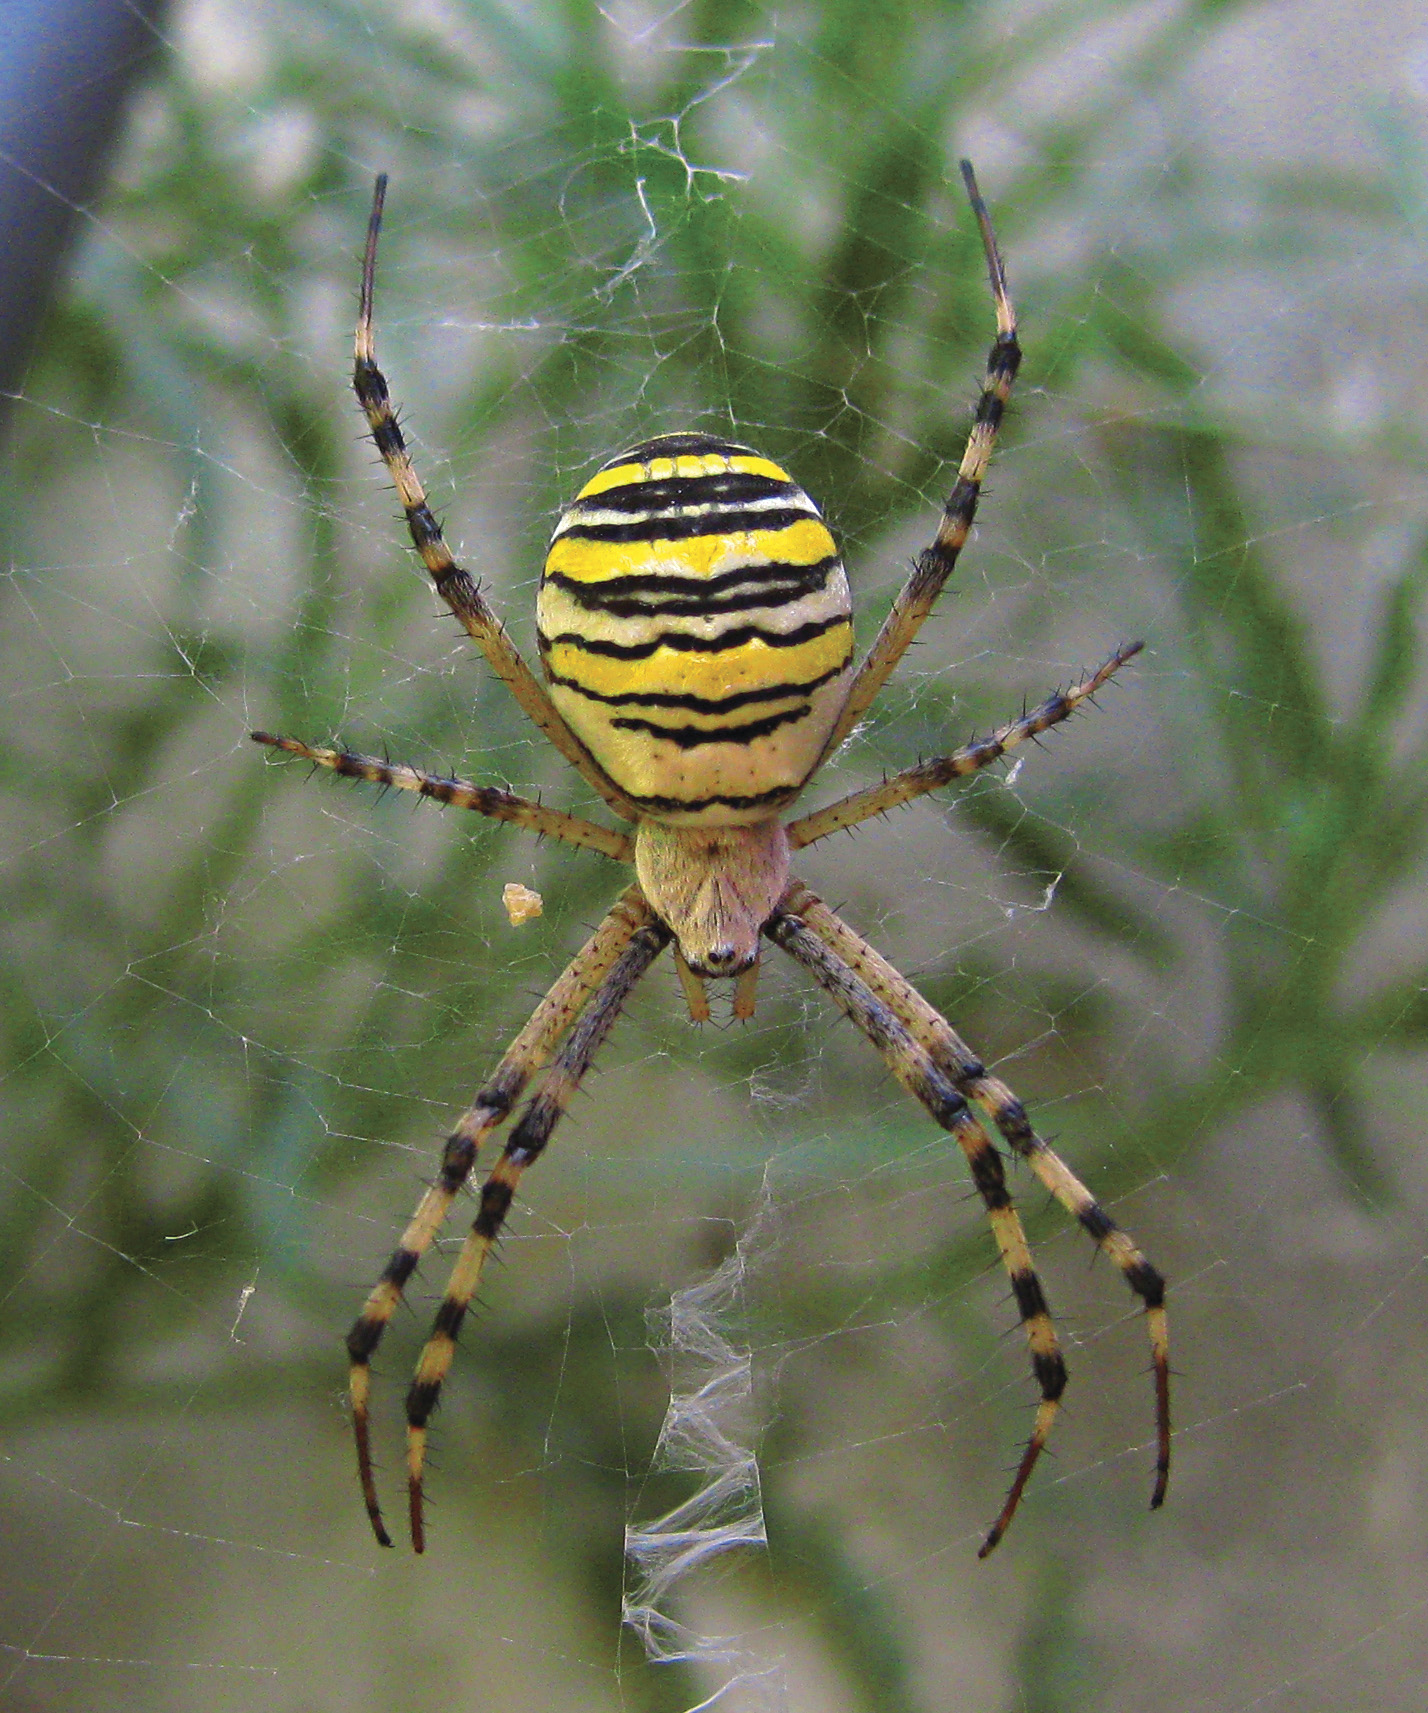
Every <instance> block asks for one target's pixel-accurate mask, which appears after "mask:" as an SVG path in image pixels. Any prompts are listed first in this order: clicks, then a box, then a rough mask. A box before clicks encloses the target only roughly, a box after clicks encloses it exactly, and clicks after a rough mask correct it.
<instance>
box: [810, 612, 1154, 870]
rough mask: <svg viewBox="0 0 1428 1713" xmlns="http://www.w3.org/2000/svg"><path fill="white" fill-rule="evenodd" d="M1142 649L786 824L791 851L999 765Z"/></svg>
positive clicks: (1129, 649) (1134, 646)
mask: <svg viewBox="0 0 1428 1713" xmlns="http://www.w3.org/2000/svg"><path fill="white" fill-rule="evenodd" d="M1144 646H1145V645H1144V644H1143V643H1139V642H1128V643H1126V644H1124V646H1122V647H1121V648H1118V649H1117V650H1116V652H1115V653H1114V654H1113V655H1112V656H1111V658H1110V659H1109V660H1108V661H1107V662H1106V663H1105V665H1104V666H1102V667H1100V668H1099V669H1098V670H1097V671H1095V672H1093V673H1092V674H1091V676H1090V677H1089V678H1087V679H1085V680H1084V682H1082V683H1080V684H1073V685H1072V686H1071V688H1070V689H1069V690H1061V691H1058V692H1057V693H1056V694H1055V695H1054V696H1048V697H1047V699H1046V700H1045V701H1044V702H1043V703H1042V704H1041V706H1040V707H1039V708H1035V709H1033V710H1032V712H1031V713H1029V714H1023V715H1022V717H1021V718H1020V719H1019V720H1011V721H1009V722H1008V723H1007V724H1006V725H1004V726H1000V727H998V729H997V730H996V731H994V732H993V733H992V734H991V736H990V737H987V738H983V739H982V740H981V742H980V743H970V744H967V745H966V746H965V747H964V748H962V749H959V750H954V751H953V753H952V754H951V755H942V756H937V757H935V758H934V759H933V760H931V761H921V762H919V763H918V764H917V766H916V767H907V768H904V769H903V770H902V772H901V773H895V774H893V776H892V778H891V779H885V780H883V782H882V784H881V785H870V786H868V787H867V789H866V790H863V791H853V792H850V793H849V795H848V796H846V797H840V798H839V799H838V801H837V802H836V803H830V804H829V805H828V807H827V808H826V809H815V810H814V811H813V813H812V814H811V815H800V816H799V818H798V819H797V820H796V821H790V822H789V824H788V829H787V831H788V842H789V845H790V847H791V848H792V849H794V850H800V849H802V848H803V846H805V845H811V844H816V843H817V841H818V840H819V839H826V838H827V837H828V836H829V835H830V834H831V833H836V832H840V831H841V830H843V829H844V828H848V827H856V826H857V825H858V824H859V823H860V822H862V821H866V820H869V819H870V818H871V817H872V816H874V815H885V814H886V813H887V812H888V810H889V809H896V808H899V807H901V805H902V804H904V803H911V802H912V800H913V799H914V798H915V797H922V796H924V795H925V794H926V793H927V792H929V791H937V790H939V789H940V788H941V787H942V786H944V785H950V784H951V782H952V781H953V780H954V779H964V778H966V776H967V775H968V774H969V773H976V772H978V771H979V770H980V769H982V768H984V767H989V766H990V765H991V764H992V762H994V761H999V760H1000V759H1001V758H1002V756H1004V755H1005V754H1006V753H1007V751H1008V750H1012V749H1015V748H1016V747H1017V745H1018V744H1024V743H1026V742H1027V741H1028V739H1031V738H1035V737H1039V736H1040V734H1041V733H1042V732H1044V731H1049V730H1050V729H1051V727H1052V726H1055V725H1059V724H1060V723H1061V721H1062V720H1066V719H1069V718H1070V717H1071V715H1072V714H1074V713H1075V712H1076V710H1077V709H1078V708H1079V707H1080V706H1081V705H1082V703H1083V702H1086V701H1088V700H1089V699H1090V698H1091V697H1092V696H1094V695H1095V694H1096V692H1097V691H1098V690H1099V689H1100V688H1101V686H1102V685H1103V684H1105V683H1106V681H1107V680H1108V679H1109V678H1111V677H1112V675H1113V674H1115V673H1116V672H1119V671H1120V669H1121V667H1123V666H1124V665H1125V663H1126V662H1127V661H1128V660H1132V659H1134V657H1135V656H1136V655H1137V654H1139V653H1140V651H1141V649H1142V648H1143V647H1144Z"/></svg>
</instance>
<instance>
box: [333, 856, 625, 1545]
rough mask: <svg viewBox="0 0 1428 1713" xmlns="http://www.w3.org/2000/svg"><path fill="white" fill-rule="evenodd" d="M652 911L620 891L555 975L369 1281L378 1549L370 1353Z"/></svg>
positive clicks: (363, 1458)
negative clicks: (481, 1157)
mask: <svg viewBox="0 0 1428 1713" xmlns="http://www.w3.org/2000/svg"><path fill="white" fill-rule="evenodd" d="M653 922H654V913H653V912H652V911H651V910H650V907H649V906H648V905H647V904H646V903H645V900H644V896H643V894H642V893H641V892H640V889H639V887H638V886H631V887H629V888H627V889H626V891H624V892H623V893H621V895H620V897H619V898H618V899H617V900H616V901H615V903H614V905H613V906H612V907H611V909H610V911H609V913H608V914H607V915H606V917H605V919H604V921H602V922H601V923H600V925H599V927H598V928H596V930H595V932H594V933H593V934H592V935H591V936H590V938H589V939H588V940H587V941H586V942H585V944H584V945H583V946H582V947H581V949H580V950H579V951H578V952H577V953H576V954H575V956H574V957H573V958H572V959H571V960H570V962H569V963H568V964H567V965H566V967H565V969H564V970H563V971H562V972H561V974H560V975H559V976H558V977H557V978H556V980H555V984H554V986H552V988H551V990H550V992H549V993H547V994H546V996H545V998H544V999H542V1000H541V1002H540V1004H539V1005H538V1006H537V1007H536V1008H535V1010H534V1012H532V1014H531V1017H530V1020H529V1021H528V1022H527V1024H526V1025H525V1027H524V1028H523V1029H522V1030H521V1032H520V1034H518V1035H517V1036H516V1038H515V1040H514V1041H512V1043H511V1044H510V1046H509V1047H508V1048H507V1049H506V1052H505V1054H504V1056H503V1057H502V1059H501V1062H500V1063H499V1064H498V1065H497V1066H496V1069H495V1070H494V1072H493V1073H492V1074H491V1076H490V1078H489V1079H488V1080H487V1082H486V1083H485V1085H484V1086H483V1087H482V1089H481V1091H480V1092H479V1093H478V1094H477V1096H476V1098H475V1100H474V1101H473V1102H472V1103H471V1105H470V1107H469V1108H468V1109H467V1110H466V1111H465V1112H464V1113H463V1114H462V1115H461V1117H460V1118H459V1119H458V1120H457V1122H456V1126H455V1128H454V1129H453V1130H452V1132H451V1134H450V1136H449V1137H448V1138H447V1141H446V1146H445V1149H444V1150H443V1152H442V1157H441V1169H440V1171H439V1173H438V1174H437V1177H436V1181H435V1182H434V1183H433V1184H431V1186H430V1187H429V1188H428V1189H427V1191H426V1193H425V1194H424V1195H423V1196H422V1198H421V1201H420V1203H419V1204H418V1206H417V1210H416V1212H415V1213H414V1214H413V1215H412V1218H411V1220H410V1222H409V1223H408V1225H407V1228H406V1230H405V1231H404V1232H403V1233H402V1236H401V1241H400V1242H399V1243H398V1244H397V1247H396V1248H395V1249H394V1250H393V1251H392V1256H391V1259H390V1260H389V1261H388V1262H387V1264H386V1266H385V1267H384V1268H383V1269H382V1275H381V1277H380V1278H379V1279H378V1281H377V1283H376V1284H375V1285H374V1286H373V1288H372V1290H371V1292H370V1294H369V1295H368V1297H367V1301H366V1302H365V1303H364V1304H363V1306H362V1312H361V1314H359V1315H358V1317H357V1319H356V1321H355V1322H354V1323H353V1326H352V1330H351V1331H350V1332H349V1333H348V1335H347V1355H348V1358H349V1360H350V1363H351V1367H350V1370H349V1375H348V1393H349V1396H350V1397H351V1400H352V1431H353V1435H354V1437H355V1439H356V1444H357V1473H358V1477H359V1479H360V1481H361V1483H362V1497H363V1499H364V1501H365V1502H366V1506H367V1515H368V1517H369V1518H370V1519H371V1522H372V1530H373V1532H374V1533H375V1535H376V1537H377V1539H378V1540H379V1541H380V1542H381V1544H382V1545H383V1546H390V1545H391V1544H392V1541H391V1537H390V1535H388V1533H387V1529H386V1525H385V1523H384V1522H383V1521H382V1510H381V1506H380V1505H379V1503H378V1501H377V1485H376V1478H375V1475H374V1473H373V1468H372V1445H371V1430H370V1425H369V1421H368V1399H369V1396H370V1393H371V1377H372V1357H373V1355H374V1353H375V1352H376V1349H377V1346H378V1344H379V1343H380V1342H381V1339H382V1334H383V1333H384V1332H385V1331H386V1330H387V1325H388V1323H389V1322H390V1321H391V1318H392V1316H393V1315H394V1314H395V1313H396V1309H397V1304H398V1303H399V1302H400V1301H401V1300H402V1293H403V1291H404V1290H405V1288H406V1285H407V1282H408V1280H410V1278H411V1276H412V1274H413V1273H414V1272H415V1271H416V1269H417V1265H418V1263H419V1262H420V1261H421V1258H422V1256H423V1255H424V1254H425V1253H426V1251H427V1250H428V1249H429V1248H430V1247H431V1244H432V1242H433V1241H434V1240H435V1238H436V1236H437V1233H438V1232H439V1231H440V1230H441V1227H442V1226H443V1224H445V1222H446V1218H447V1215H448V1214H449V1213H450V1211H451V1204H452V1202H454V1201H455V1199H456V1197H457V1196H458V1195H459V1194H460V1192H461V1189H462V1187H463V1185H464V1184H465V1183H466V1180H467V1178H468V1177H469V1176H470V1175H471V1171H472V1168H473V1167H474V1166H475V1164H476V1157H477V1154H478V1152H479V1150H480V1148H481V1145H482V1143H483V1142H484V1141H485V1140H486V1138H487V1137H488V1136H489V1135H490V1134H491V1132H492V1131H493V1130H494V1129H496V1127H497V1126H498V1125H499V1124H501V1123H502V1121H503V1120H504V1119H505V1118H506V1117H507V1116H508V1114H509V1113H510V1111H511V1108H512V1107H513V1106H514V1105H515V1104H516V1102H517V1101H518V1100H519V1099H520V1097H521V1095H522V1094H523V1093H524V1092H525V1088H526V1085H527V1084H528V1083H529V1082H530V1080H531V1078H532V1077H533V1076H534V1075H535V1074H536V1073H537V1072H538V1071H539V1070H540V1069H541V1068H542V1066H543V1065H545V1063H546V1061H547V1060H548V1059H549V1058H550V1055H551V1054H552V1053H553V1052H554V1051H555V1047H556V1043H557V1042H558V1041H559V1040H560V1038H561V1036H562V1035H564V1034H565V1032H566V1030H567V1029H570V1028H571V1027H572V1026H573V1025H575V1024H576V1023H577V1019H579V1018H580V1017H581V1015H582V1014H583V1013H584V1012H585V1011H586V1008H587V1007H588V1006H589V1004H590V1003H591V995H592V994H594V993H595V991H596V990H597V988H599V987H600V985H601V983H602V982H604V981H605V980H606V978H607V977H608V976H609V974H610V971H611V970H612V969H613V968H614V967H615V966H616V964H617V963H618V961H619V959H620V957H621V955H622V954H623V953H624V952H625V950H626V948H627V947H628V946H629V944H630V942H631V940H633V939H634V937H635V935H636V934H637V933H639V932H641V931H643V930H645V929H648V928H649V927H650V926H651V924H652V923H653Z"/></svg>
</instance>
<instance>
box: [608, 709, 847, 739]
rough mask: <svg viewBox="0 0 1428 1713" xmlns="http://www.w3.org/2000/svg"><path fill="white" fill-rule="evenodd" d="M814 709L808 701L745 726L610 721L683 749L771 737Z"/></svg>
mask: <svg viewBox="0 0 1428 1713" xmlns="http://www.w3.org/2000/svg"><path fill="white" fill-rule="evenodd" d="M812 712H813V709H812V708H811V707H810V706H809V704H808V703H807V702H805V703H804V704H803V706H802V707H800V708H789V709H786V710H785V711H784V712H783V713H781V714H767V715H765V716H764V718H763V719H761V720H749V721H746V722H745V724H744V725H742V726H718V727H715V728H714V729H713V730H711V729H710V728H709V727H708V726H662V725H660V724H659V722H658V721H657V720H640V719H635V718H633V717H632V716H631V715H629V714H622V715H621V716H620V717H619V718H618V719H614V720H611V721H610V724H611V725H612V726H615V727H618V728H619V729H620V730H621V731H627V732H649V733H650V734H651V736H653V737H657V738H663V739H664V740H665V741H666V743H672V744H677V745H678V746H679V747H680V749H698V748H699V746H700V745H701V744H708V743H737V744H746V743H752V742H753V740H754V739H755V738H763V737H767V736H768V735H769V733H770V732H774V731H777V730H778V728H779V727H780V726H789V725H792V724H793V723H794V722H795V721H796V720H806V719H807V718H808V716H809V715H810V714H811V713H812Z"/></svg>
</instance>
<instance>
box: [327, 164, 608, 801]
mask: <svg viewBox="0 0 1428 1713" xmlns="http://www.w3.org/2000/svg"><path fill="white" fill-rule="evenodd" d="M386 195H387V175H386V174H385V173H382V174H380V175H379V177H378V179H377V184H376V189H375V190H374V191H373V194H372V214H371V218H370V220H369V221H368V223H367V248H366V252H365V255H364V257H363V262H362V299H361V305H360V308H359V310H358V315H357V339H356V356H355V361H354V363H353V369H352V386H353V390H354V391H355V392H356V394H357V402H358V403H359V404H360V405H361V406H362V410H363V414H364V415H365V416H366V418H367V425H368V427H369V428H370V429H371V431H372V442H373V444H374V445H375V446H376V448H377V451H378V452H379V453H380V454H381V456H382V462H383V463H384V464H385V465H386V466H387V470H388V473H389V474H390V475H391V478H392V482H393V484H394V485H395V487H396V490H397V496H398V498H399V499H400V500H401V502H402V510H403V511H404V512H405V513H406V519H407V528H408V529H409V530H410V531H411V538H412V544H413V545H414V546H415V548H416V550H417V552H418V554H420V556H421V562H422V564H423V565H425V566H426V568H427V571H428V572H429V573H430V575H431V580H432V582H433V583H434V584H435V585H436V592H437V594H439V595H440V596H441V598H442V600H444V601H445V602H446V604H447V606H448V607H450V608H451V610H452V612H453V613H454V614H455V615H456V617H457V618H458V619H459V620H460V622H461V624H462V625H463V626H464V627H465V628H466V631H467V633H468V635H469V636H470V637H471V638H472V640H473V641H474V642H475V643H476V646H477V647H478V648H479V649H480V650H481V652H482V654H484V655H485V656H486V660H487V662H488V664H489V665H490V667H491V670H492V671H493V672H494V673H495V674H496V676H497V677H498V678H499V679H500V680H501V682H502V683H503V684H505V685H506V687H507V689H509V690H510V692H511V694H512V695H513V696H514V697H515V699H516V702H517V704H518V705H519V707H520V709H521V711H522V712H523V713H524V714H525V715H526V717H527V718H528V719H529V720H530V721H531V722H532V723H533V724H534V725H535V727H536V729H537V730H538V731H540V732H541V733H543V734H544V736H545V737H547V738H548V739H549V740H550V741H551V743H553V744H554V745H555V747H556V749H558V750H559V751H560V753H561V754H562V755H563V756H564V757H565V759H566V760H567V761H568V762H569V763H570V765H571V766H572V767H573V768H575V769H576V771H577V772H578V773H579V774H580V775H581V777H582V778H583V779H585V780H586V781H587V783H589V784H590V785H592V786H593V787H594V788H595V790H596V791H598V792H599V793H600V795H601V796H602V797H603V798H604V799H605V801H606V802H607V803H608V804H609V805H610V807H611V808H612V809H613V810H614V811H615V812H616V814H618V815H621V816H623V817H624V819H625V820H627V821H633V820H634V819H635V816H636V811H635V806H634V805H633V804H632V803H631V802H630V800H629V798H628V797H626V796H625V794H624V793H623V792H622V791H621V790H620V788H619V787H618V786H617V785H616V784H615V783H614V782H613V780H611V779H609V778H607V777H606V775H605V773H604V771H603V769H601V768H600V767H599V766H597V765H596V762H595V760H594V758H593V757H592V756H591V755H590V753H589V752H588V751H587V750H586V748H585V746H584V745H583V744H582V743H581V742H580V741H579V739H578V738H577V737H576V736H575V734H574V733H573V732H572V731H571V730H570V727H569V726H567V725H566V723H565V721H564V720H563V719H561V717H560V715H559V713H558V712H557V711H556V708H555V704H554V703H553V702H552V701H551V699H550V697H549V695H548V694H547V692H546V690H545V687H544V685H542V684H541V682H540V681H539V679H537V678H536V676H535V674H534V673H533V672H532V671H531V669H530V667H528V666H527V665H526V663H525V661H524V660H523V659H522V658H521V655H520V653H519V651H518V650H517V648H516V645H515V644H514V643H513V642H512V641H511V638H510V635H509V633H508V632H507V630H506V627H505V626H504V625H503V624H502V623H501V621H500V619H499V618H497V617H496V614H495V613H494V612H493V611H492V609H491V607H490V606H489V605H488V604H487V602H486V600H485V597H484V596H483V595H482V594H481V591H480V589H479V588H478V587H477V584H476V579H475V578H474V577H472V576H471V574H470V572H468V571H464V570H463V569H462V568H461V566H459V565H458V564H457V563H456V561H455V560H454V559H453V558H452V557H451V551H450V549H449V548H448V547H447V545H446V541H445V539H444V538H443V536H442V533H441V525H440V524H439V523H438V522H437V521H436V518H435V516H434V515H433V513H432V510H431V507H430V506H429V505H428V504H427V498H426V490H425V489H424V488H423V487H422V484H421V480H420V478H419V477H418V475H417V473H416V467H415V465H414V464H413V463H412V458H411V453H410V452H409V451H408V450H407V444H406V441H405V439H404V438H403V437H402V431H401V427H400V426H399V424H398V422H397V418H396V414H395V412H394V411H393V409H392V402H391V398H390V396H389V394H388V392H387V381H386V377H385V376H384V375H383V373H382V371H381V370H380V369H379V368H378V367H377V352H376V344H375V340H374V338H373V333H372V294H373V288H374V284H375V280H376V272H377V235H378V233H379V232H380V230H381V226H382V205H383V203H384V202H385V201H386Z"/></svg>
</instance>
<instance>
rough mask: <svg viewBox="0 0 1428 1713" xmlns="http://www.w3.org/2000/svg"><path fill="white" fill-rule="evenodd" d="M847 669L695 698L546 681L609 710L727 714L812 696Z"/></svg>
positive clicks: (686, 693) (685, 693) (555, 676)
mask: <svg viewBox="0 0 1428 1713" xmlns="http://www.w3.org/2000/svg"><path fill="white" fill-rule="evenodd" d="M847 666H848V662H847V661H846V660H845V661H844V662H843V663H842V665H841V666H831V667H829V669H828V671H827V672H820V673H819V674H818V676H817V677H816V678H805V679H802V680H800V681H797V682H794V683H788V682H785V683H782V684H766V685H765V686H764V687H763V688H762V689H759V690H738V691H736V692H735V693H734V694H733V695H732V696H696V695H695V694H694V692H693V691H692V690H620V691H618V692H617V693H616V694H614V695H602V694H601V693H600V692H599V691H598V690H590V689H587V688H586V686H585V685H584V684H582V683H581V682H580V680H579V679H578V678H566V677H563V676H562V675H561V674H560V673H559V672H552V673H549V674H548V675H547V682H549V683H551V684H561V685H563V686H564V687H565V688H566V689H567V690H574V691H575V692H576V694H577V695H580V696H584V697H585V698H586V700H587V701H590V702H603V703H604V704H605V706H606V707H607V708H628V707H629V706H630V705H631V704H632V703H638V704H639V705H640V706H642V707H647V708H679V709H682V710H683V712H684V713H686V714H728V713H732V712H733V710H734V709H735V708H746V707H748V706H749V704H750V703H751V702H786V701H787V700H788V699H789V697H790V696H808V695H811V694H812V692H813V691H815V690H817V689H819V688H820V687H821V686H822V685H824V684H827V683H828V682H829V680H830V679H833V678H836V677H837V676H838V675H839V673H840V672H844V671H846V670H847ZM616 724H619V722H618V721H616Z"/></svg>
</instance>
